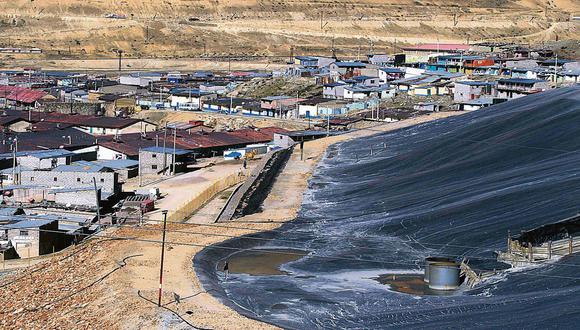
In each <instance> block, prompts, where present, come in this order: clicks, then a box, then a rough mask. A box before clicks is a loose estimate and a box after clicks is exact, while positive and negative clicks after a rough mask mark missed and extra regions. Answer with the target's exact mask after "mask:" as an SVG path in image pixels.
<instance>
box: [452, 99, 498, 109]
mask: <svg viewBox="0 0 580 330" xmlns="http://www.w3.org/2000/svg"><path fill="white" fill-rule="evenodd" d="M493 104H494V99H492V98H489V97H485V96H484V97H480V98H477V99H473V100H462V101H459V102H457V106H458V110H460V111H473V110H479V109H481V108H485V107H489V106H491V105H493Z"/></svg>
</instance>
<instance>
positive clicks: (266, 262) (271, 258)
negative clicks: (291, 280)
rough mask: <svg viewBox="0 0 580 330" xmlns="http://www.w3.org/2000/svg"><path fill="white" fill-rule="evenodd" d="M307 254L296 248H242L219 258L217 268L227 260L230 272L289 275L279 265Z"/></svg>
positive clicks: (220, 267) (222, 266)
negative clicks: (242, 249)
mask: <svg viewBox="0 0 580 330" xmlns="http://www.w3.org/2000/svg"><path fill="white" fill-rule="evenodd" d="M307 254H308V252H307V251H303V250H297V249H256V250H244V251H240V252H236V253H234V254H231V255H230V256H229V257H227V258H226V259H223V260H220V261H219V262H218V265H217V269H218V270H220V271H222V270H223V269H224V265H225V263H226V261H227V262H228V268H229V272H230V274H248V275H253V276H266V275H289V273H288V272H285V271H283V270H280V267H281V266H282V265H283V264H286V263H289V262H292V261H296V260H298V259H300V258H302V257H304V256H305V255H307Z"/></svg>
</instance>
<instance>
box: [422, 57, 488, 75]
mask: <svg viewBox="0 0 580 330" xmlns="http://www.w3.org/2000/svg"><path fill="white" fill-rule="evenodd" d="M494 64H495V62H494V60H493V59H492V58H485V57H483V56H464V55H437V56H434V57H431V58H430V59H429V64H428V65H427V68H428V69H429V70H431V71H447V72H461V73H466V74H471V73H473V71H474V70H475V69H476V68H479V67H484V66H490V65H494Z"/></svg>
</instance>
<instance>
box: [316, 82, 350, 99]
mask: <svg viewBox="0 0 580 330" xmlns="http://www.w3.org/2000/svg"><path fill="white" fill-rule="evenodd" d="M346 86H348V85H347V84H345V83H340V82H336V83H330V84H325V85H323V86H322V97H324V98H328V99H343V98H344V88H345V87H346Z"/></svg>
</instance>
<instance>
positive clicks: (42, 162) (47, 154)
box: [0, 149, 76, 170]
mask: <svg viewBox="0 0 580 330" xmlns="http://www.w3.org/2000/svg"><path fill="white" fill-rule="evenodd" d="M13 155H14V154H13V153H12V154H11V153H5V154H1V155H0V158H12V156H13ZM15 156H16V162H17V164H18V165H20V166H23V167H25V168H29V169H32V170H47V169H52V168H55V167H57V166H59V165H67V164H70V163H71V161H72V159H73V158H74V157H75V156H76V154H75V153H73V152H70V151H67V150H64V149H53V150H31V151H19V152H17V153H16V155H15Z"/></svg>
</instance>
